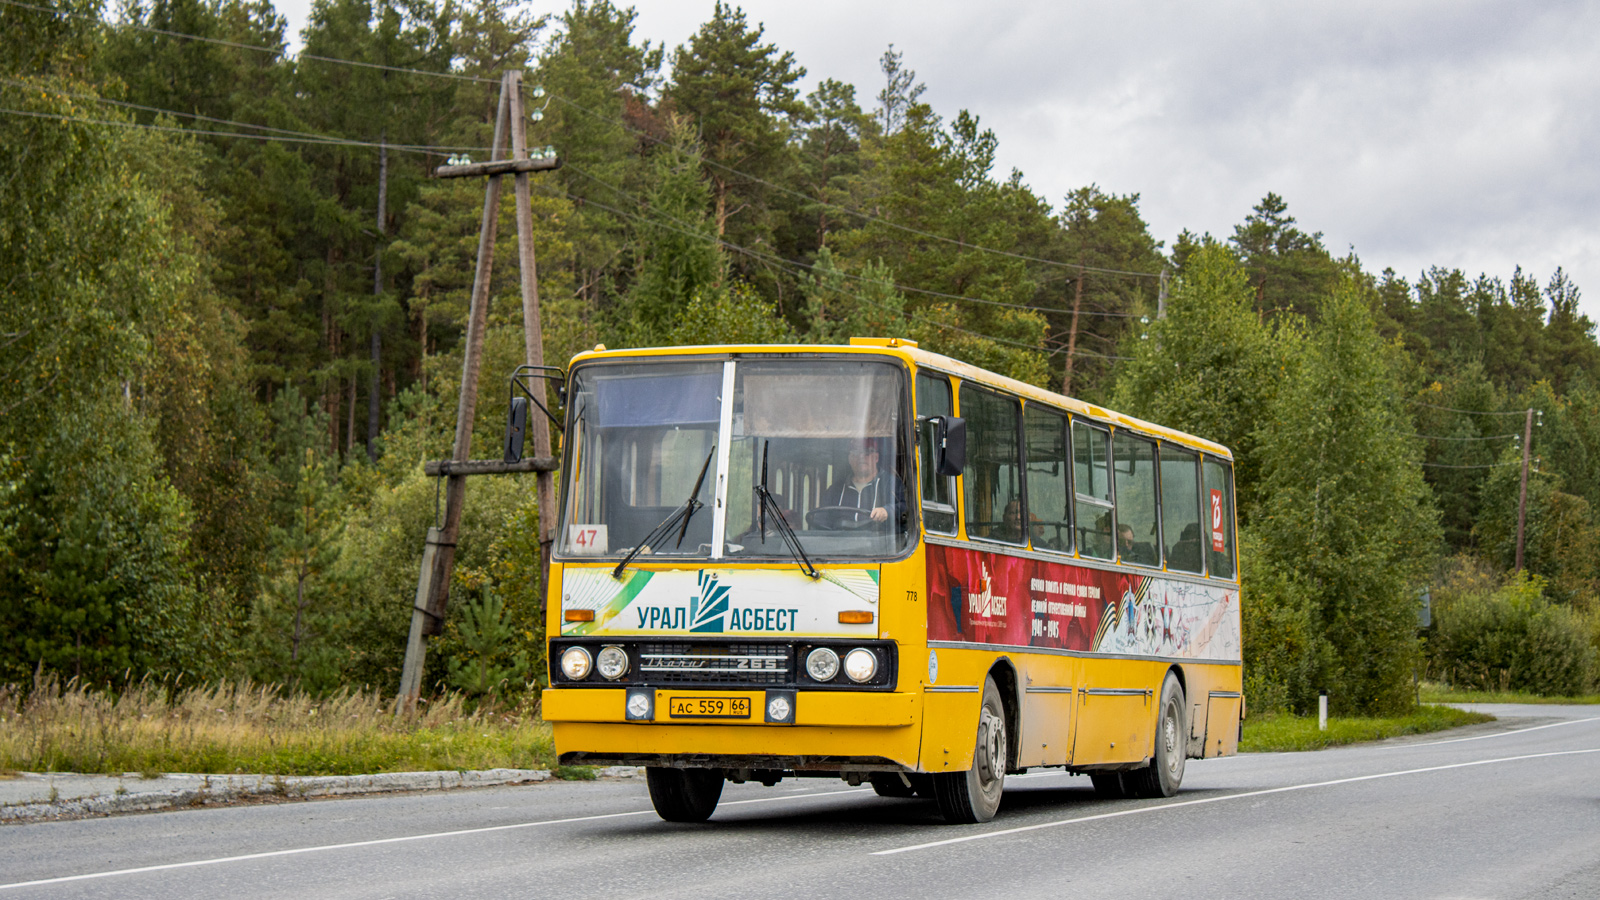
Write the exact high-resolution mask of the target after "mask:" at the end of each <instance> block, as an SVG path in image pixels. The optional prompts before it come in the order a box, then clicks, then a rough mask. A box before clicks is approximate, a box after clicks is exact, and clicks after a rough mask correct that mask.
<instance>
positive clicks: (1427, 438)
mask: <svg viewBox="0 0 1600 900" xmlns="http://www.w3.org/2000/svg"><path fill="white" fill-rule="evenodd" d="M1390 433H1391V434H1399V435H1404V436H1405V437H1410V438H1421V439H1423V440H1425V441H1499V440H1504V439H1506V438H1514V437H1521V436H1522V435H1520V434H1515V433H1512V434H1485V435H1480V436H1478V437H1446V436H1444V435H1438V434H1412V433H1411V432H1409V431H1391V432H1390Z"/></svg>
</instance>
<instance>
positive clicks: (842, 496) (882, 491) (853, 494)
mask: <svg viewBox="0 0 1600 900" xmlns="http://www.w3.org/2000/svg"><path fill="white" fill-rule="evenodd" d="M850 476H851V477H850V479H849V480H847V481H844V482H839V483H835V484H830V485H828V489H827V490H826V491H824V492H823V494H822V505H823V506H825V507H826V506H844V507H853V508H855V509H859V510H862V512H859V513H855V514H853V515H851V520H853V521H856V522H862V521H865V520H867V519H870V520H871V521H873V522H877V523H883V522H898V521H899V519H900V513H901V510H903V509H904V508H905V488H904V487H902V486H901V484H900V479H898V478H896V477H895V476H894V473H893V472H884V471H881V470H879V468H878V444H877V442H876V441H874V440H872V439H871V438H865V439H862V440H852V441H851V442H850Z"/></svg>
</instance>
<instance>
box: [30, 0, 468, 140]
mask: <svg viewBox="0 0 1600 900" xmlns="http://www.w3.org/2000/svg"><path fill="white" fill-rule="evenodd" d="M0 2H3V0H0ZM0 84H9V85H12V86H13V87H19V88H25V89H30V90H32V89H36V90H39V91H41V92H47V93H51V94H58V95H60V96H62V97H72V98H74V99H78V100H90V101H93V102H96V103H107V104H110V105H112V106H121V107H126V108H128V109H137V110H142V111H144V112H153V113H159V114H161V115H167V116H175V117H179V118H189V119H197V120H200V121H204V122H211V123H214V124H217V125H233V126H235V127H238V128H254V129H257V130H260V131H269V132H273V133H275V134H283V135H291V136H294V137H300V138H307V139H315V140H318V141H320V142H323V143H330V144H344V145H350V146H357V147H387V148H388V149H390V150H404V151H410V152H415V153H446V152H450V153H455V152H462V151H467V152H470V151H475V150H476V151H484V150H488V149H489V148H487V147H452V146H443V145H429V144H394V143H386V144H376V143H372V142H369V141H359V140H355V139H353V138H341V137H337V136H335V135H329V134H318V133H315V132H310V131H295V130H293V129H289V128H274V127H272V126H270V125H256V124H254V123H251V122H238V121H234V120H232V119H218V118H216V117H214V116H205V115H201V114H200V113H186V112H180V111H178V110H175V109H162V108H161V107H159V106H144V105H142V104H139V103H128V102H126V101H123V100H112V99H110V98H108V97H98V96H95V95H93V94H80V93H76V92H73V91H63V90H60V89H59V88H52V87H44V86H41V85H36V84H30V83H28V82H26V81H16V80H13V79H10V78H0ZM12 111H13V112H18V111H15V110H12ZM24 114H26V113H24ZM73 121H83V122H87V121H93V122H95V123H96V124H119V125H122V126H126V127H137V128H156V129H157V130H169V131H180V132H183V133H185V134H203V135H210V136H214V137H243V138H261V137H266V136H265V135H254V134H234V133H232V132H225V131H203V130H200V129H194V128H176V129H172V128H165V127H164V126H156V125H146V124H143V123H139V122H124V123H116V122H106V121H100V120H89V119H77V118H73Z"/></svg>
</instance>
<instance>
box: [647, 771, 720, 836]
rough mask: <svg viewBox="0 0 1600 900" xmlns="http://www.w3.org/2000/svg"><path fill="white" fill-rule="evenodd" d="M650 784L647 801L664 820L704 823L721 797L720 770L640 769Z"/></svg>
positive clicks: (714, 809)
mask: <svg viewBox="0 0 1600 900" xmlns="http://www.w3.org/2000/svg"><path fill="white" fill-rule="evenodd" d="M644 780H645V783H646V784H647V785H649V787H650V803H651V804H652V805H654V806H655V808H656V815H658V816H660V817H661V818H663V819H666V820H667V821H668V822H704V821H705V820H707V819H709V818H711V814H712V813H713V812H716V809H717V801H718V800H720V799H722V772H721V770H719V769H664V768H660V767H657V766H651V767H649V768H647V769H645V770H644Z"/></svg>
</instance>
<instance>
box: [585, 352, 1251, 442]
mask: <svg viewBox="0 0 1600 900" xmlns="http://www.w3.org/2000/svg"><path fill="white" fill-rule="evenodd" d="M731 353H779V354H782V353H796V354H800V353H804V354H817V353H830V354H832V353H847V354H853V353H860V354H872V355H879V356H883V355H889V356H896V357H899V358H900V359H902V360H905V361H906V362H907V363H909V364H911V366H912V367H914V368H918V369H920V368H924V367H927V368H931V369H937V370H939V371H941V372H945V373H948V374H950V375H954V376H956V377H957V378H960V379H962V380H963V381H972V382H976V383H978V384H982V385H986V386H988V387H993V388H999V389H1001V390H1004V391H1007V392H1009V393H1013V394H1016V395H1017V396H1019V397H1022V398H1023V399H1024V400H1029V401H1033V402H1037V403H1042V404H1044V405H1047V406H1053V407H1056V408H1057V409H1064V410H1067V411H1069V412H1072V413H1076V414H1078V415H1083V416H1088V417H1089V418H1092V419H1096V420H1099V421H1101V422H1106V423H1109V424H1112V425H1115V426H1117V427H1119V428H1127V429H1129V430H1130V431H1137V432H1141V433H1143V434H1146V435H1149V436H1151V437H1159V438H1163V439H1165V440H1169V441H1172V442H1173V443H1177V444H1183V445H1185V446H1188V447H1192V448H1194V449H1197V450H1204V451H1205V452H1207V453H1212V454H1215V455H1217V456H1221V457H1225V458H1227V459H1230V460H1231V459H1232V458H1233V454H1232V453H1231V452H1230V451H1229V450H1228V448H1227V447H1224V446H1223V445H1221V444H1219V443H1216V442H1215V441H1209V440H1206V439H1205V438H1202V437H1197V436H1195V435H1192V434H1187V433H1185V432H1182V431H1178V430H1177V429H1175V428H1168V427H1166V426H1164V425H1157V424H1156V423H1154V422H1147V421H1145V420H1144V419H1140V418H1136V417H1134V416H1129V415H1125V414H1123V413H1119V412H1117V411H1116V410H1112V409H1107V408H1105V407H1103V406H1096V405H1094V404H1092V403H1085V402H1083V401H1082V400H1079V399H1077V398H1075V397H1068V396H1066V395H1064V394H1057V393H1055V392H1053V391H1048V390H1045V389H1044V388H1041V387H1035V386H1033V385H1031V384H1028V383H1027V382H1025V381H1018V380H1016V379H1015V378H1008V377H1006V376H1005V375H999V374H996V373H994V372H991V371H989V370H987V369H980V368H978V367H977V366H974V365H971V364H970V363H964V362H962V361H960V360H958V359H953V358H951V357H948V356H945V355H943V354H939V353H934V352H932V351H929V350H923V349H922V348H920V347H918V346H917V342H916V341H913V340H908V339H905V338H859V337H858V338H851V339H850V343H849V344H847V345H846V344H710V345H701V346H691V347H634V348H628V349H625V350H608V349H606V347H605V345H603V344H597V345H595V348H594V349H593V350H587V351H584V352H582V353H579V354H577V355H576V356H574V357H572V361H571V365H572V366H576V365H578V364H580V363H586V362H592V361H594V360H599V359H624V358H637V357H650V356H714V355H715V356H726V355H728V354H731Z"/></svg>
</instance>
